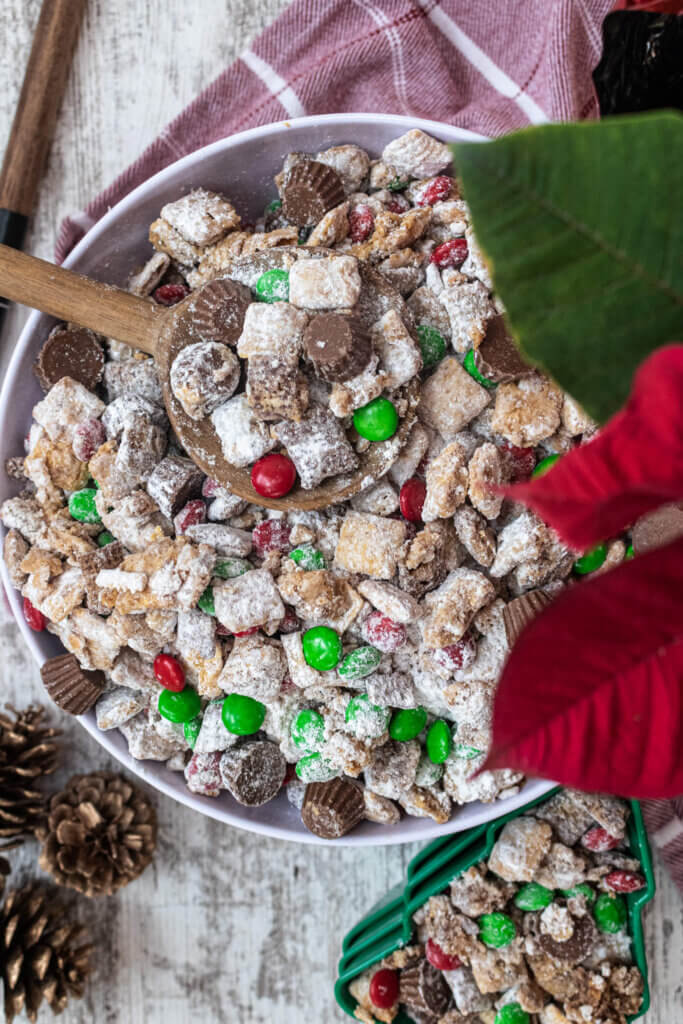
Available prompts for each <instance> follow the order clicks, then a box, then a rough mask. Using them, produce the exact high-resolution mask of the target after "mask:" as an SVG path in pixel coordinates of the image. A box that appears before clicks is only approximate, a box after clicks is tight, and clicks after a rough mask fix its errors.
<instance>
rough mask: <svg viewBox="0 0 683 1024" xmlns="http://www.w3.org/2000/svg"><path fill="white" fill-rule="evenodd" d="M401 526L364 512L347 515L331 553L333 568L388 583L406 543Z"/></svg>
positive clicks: (398, 523)
mask: <svg viewBox="0 0 683 1024" xmlns="http://www.w3.org/2000/svg"><path fill="white" fill-rule="evenodd" d="M406 536H407V534H406V526H405V523H404V522H402V521H401V520H399V519H384V518H383V517H382V516H373V515H370V514H369V513H368V512H351V511H349V512H347V513H346V516H345V517H344V522H343V523H342V528H341V531H340V533H339V540H338V542H337V548H336V550H335V553H334V560H335V563H336V565H338V566H339V567H340V568H342V569H346V570H347V572H359V573H363V574H364V575H366V576H373V577H374V578H375V579H380V580H390V579H391V578H392V577H393V576H394V574H395V572H396V566H397V565H398V560H399V558H400V555H401V549H402V547H403V544H404V542H405V539H406Z"/></svg>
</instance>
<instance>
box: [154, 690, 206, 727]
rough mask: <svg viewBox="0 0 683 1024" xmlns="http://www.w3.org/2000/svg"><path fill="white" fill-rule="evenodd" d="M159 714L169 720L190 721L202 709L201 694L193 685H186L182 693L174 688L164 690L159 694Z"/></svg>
mask: <svg viewBox="0 0 683 1024" xmlns="http://www.w3.org/2000/svg"><path fill="white" fill-rule="evenodd" d="M157 706H158V708H159V714H160V715H161V717H162V718H166V719H167V720H168V721H169V722H182V723H185V722H189V721H191V719H193V718H196V717H197V715H198V714H199V712H200V710H201V706H202V704H201V701H200V699H199V694H198V693H197V691H196V690H193V689H192V687H191V686H186V687H185V689H184V690H181V691H180V693H176V692H175V691H174V690H162V691H161V693H160V694H159V703H158V705H157Z"/></svg>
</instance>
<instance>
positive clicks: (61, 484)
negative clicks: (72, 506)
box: [24, 420, 97, 505]
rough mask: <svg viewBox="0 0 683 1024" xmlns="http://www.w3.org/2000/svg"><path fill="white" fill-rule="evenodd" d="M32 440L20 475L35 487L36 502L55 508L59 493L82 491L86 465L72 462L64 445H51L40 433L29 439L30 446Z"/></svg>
mask: <svg viewBox="0 0 683 1024" xmlns="http://www.w3.org/2000/svg"><path fill="white" fill-rule="evenodd" d="M94 422H97V421H96V420H95V421H94ZM34 437H35V443H32V444H31V449H30V451H29V452H28V453H27V455H26V458H25V459H24V472H25V474H26V477H27V478H28V479H29V480H30V481H31V483H33V484H34V485H35V488H36V498H37V499H38V501H39V502H40V503H41V504H42V505H59V504H61V502H62V496H61V494H60V493H59V492H60V491H77V490H79V489H80V488H81V487H85V485H86V483H87V481H88V477H89V473H88V465H87V463H85V462H81V460H80V459H77V458H76V456H75V455H74V453H73V450H72V447H71V445H70V444H69V443H68V441H51V440H50V438H49V437H48V436H47V434H46V433H45V431H43V430H41V431H40V433H38V434H35V435H32V442H33V440H34Z"/></svg>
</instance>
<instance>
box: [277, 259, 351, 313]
mask: <svg viewBox="0 0 683 1024" xmlns="http://www.w3.org/2000/svg"><path fill="white" fill-rule="evenodd" d="M359 295H360V275H359V273H358V261H357V260H356V259H354V257H353V256H328V257H324V258H323V259H306V260H298V261H297V262H296V263H295V264H294V266H293V267H292V269H291V270H290V272H289V301H290V302H291V303H292V305H293V306H299V307H303V308H305V309H351V308H352V307H353V306H355V304H356V302H357V301H358V296H359Z"/></svg>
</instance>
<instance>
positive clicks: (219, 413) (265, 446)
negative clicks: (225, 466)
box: [211, 395, 277, 467]
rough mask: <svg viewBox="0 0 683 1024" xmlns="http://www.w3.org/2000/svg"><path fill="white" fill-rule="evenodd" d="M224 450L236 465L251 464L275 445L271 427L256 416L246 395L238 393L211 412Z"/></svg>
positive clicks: (230, 460)
mask: <svg viewBox="0 0 683 1024" xmlns="http://www.w3.org/2000/svg"><path fill="white" fill-rule="evenodd" d="M211 422H212V423H213V425H214V428H215V430H216V433H217V434H218V439H219V441H220V442H221V447H222V449H223V454H224V455H225V458H226V459H227V461H228V462H229V463H231V464H232V465H233V466H238V467H242V466H249V465H251V463H252V462H256V460H257V459H260V458H261V456H262V455H265V454H266V452H269V451H272V450H273V448H275V447H276V445H277V441H276V440H275V439H274V438H272V437H271V436H270V433H269V431H268V427H267V425H266V424H265V423H262V422H261V421H260V420H259V419H257V418H256V416H255V414H254V412H253V410H252V409H251V408H250V406H249V402H248V400H247V396H246V395H236V396H235V397H234V398H231V399H229V400H228V401H227V402H225V404H224V405H219V407H218V408H217V409H215V410H214V411H213V413H212V414H211Z"/></svg>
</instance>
